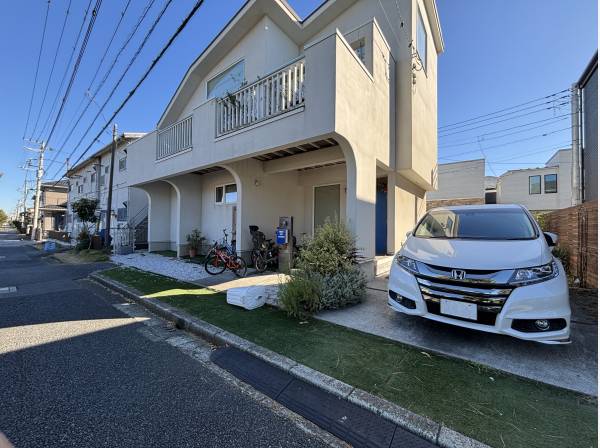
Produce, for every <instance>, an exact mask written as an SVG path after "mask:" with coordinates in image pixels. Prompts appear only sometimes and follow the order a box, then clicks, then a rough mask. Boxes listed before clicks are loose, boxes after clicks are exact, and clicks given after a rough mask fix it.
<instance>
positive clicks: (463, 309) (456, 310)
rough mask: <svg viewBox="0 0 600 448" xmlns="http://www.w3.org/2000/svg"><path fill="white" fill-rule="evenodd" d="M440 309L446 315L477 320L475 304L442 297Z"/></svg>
mask: <svg viewBox="0 0 600 448" xmlns="http://www.w3.org/2000/svg"><path fill="white" fill-rule="evenodd" d="M440 311H441V313H442V314H446V315H448V316H456V317H462V318H463V319H471V320H477V304H475V303H464V302H457V301H455V300H446V299H442V302H441V307H440Z"/></svg>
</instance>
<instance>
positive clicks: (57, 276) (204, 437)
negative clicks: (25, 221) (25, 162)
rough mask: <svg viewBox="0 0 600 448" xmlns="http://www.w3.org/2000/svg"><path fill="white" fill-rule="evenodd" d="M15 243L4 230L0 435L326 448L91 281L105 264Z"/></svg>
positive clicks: (58, 440) (29, 442)
mask: <svg viewBox="0 0 600 448" xmlns="http://www.w3.org/2000/svg"><path fill="white" fill-rule="evenodd" d="M14 239H15V235H12V234H0V431H2V432H4V433H5V434H6V436H7V437H8V438H9V439H10V440H11V441H12V443H13V444H14V445H15V446H16V447H17V448H19V447H58V446H60V447H81V446H94V447H134V446H136V447H137V446H140V447H196V446H197V447H320V446H327V445H326V443H325V441H324V439H323V438H322V437H320V436H319V435H318V432H317V433H313V432H309V431H306V430H304V429H303V423H302V422H299V421H298V420H297V419H296V418H294V416H293V415H290V414H291V413H289V411H284V410H281V409H274V408H273V407H272V406H271V405H270V404H268V403H267V402H266V401H261V400H260V398H257V397H256V396H255V395H253V394H252V393H249V392H245V391H244V389H243V388H241V387H240V386H239V385H238V384H236V383H235V382H233V381H231V379H227V378H226V377H224V376H223V375H222V374H220V373H219V372H218V369H216V368H211V367H210V366H209V365H208V363H204V362H201V361H200V360H199V358H197V357H194V356H191V355H190V353H186V352H185V351H184V350H182V349H180V348H178V347H176V346H174V345H177V344H176V343H175V342H174V341H177V340H179V339H181V340H183V341H185V338H186V337H187V336H185V334H183V333H182V332H180V331H178V330H175V329H172V328H168V326H166V325H165V324H164V323H163V322H162V321H160V320H158V319H156V318H152V319H149V318H148V317H144V314H143V313H141V314H139V315H138V316H137V317H136V315H135V313H134V315H132V314H131V313H129V314H125V313H124V312H122V311H121V310H124V309H126V308H125V307H126V306H127V305H123V304H122V302H123V300H122V299H120V298H119V297H118V296H116V295H114V294H111V293H109V292H107V291H106V290H104V289H103V288H101V287H99V286H97V285H94V284H93V283H90V282H88V281H86V280H82V279H83V278H85V277H86V276H87V275H88V274H89V273H90V272H91V271H93V270H96V269H98V268H99V267H100V266H99V265H93V264H86V265H77V266H74V265H64V264H60V263H58V262H55V261H52V260H50V259H47V258H45V257H42V254H41V253H40V252H39V251H37V250H36V249H34V248H32V247H31V246H22V245H19V243H17V242H13V241H10V240H14ZM4 287H16V292H3V291H4V290H2V288H4ZM132 316H133V317H132ZM155 321H156V322H155ZM150 322H152V325H150ZM178 334H179V336H177V335H178ZM192 345H193V344H192ZM195 350H196V351H197V350H199V349H195ZM206 350H208V347H206ZM200 351H201V350H200Z"/></svg>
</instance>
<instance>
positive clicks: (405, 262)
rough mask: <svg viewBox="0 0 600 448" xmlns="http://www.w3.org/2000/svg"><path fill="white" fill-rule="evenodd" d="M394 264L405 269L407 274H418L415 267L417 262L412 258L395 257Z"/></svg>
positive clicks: (417, 269)
mask: <svg viewBox="0 0 600 448" xmlns="http://www.w3.org/2000/svg"><path fill="white" fill-rule="evenodd" d="M396 263H397V264H398V266H400V267H402V268H404V269H406V270H407V271H408V272H412V273H413V274H416V273H418V272H419V267H418V266H417V262H416V261H415V260H413V259H412V258H408V257H405V256H404V255H397V256H396Z"/></svg>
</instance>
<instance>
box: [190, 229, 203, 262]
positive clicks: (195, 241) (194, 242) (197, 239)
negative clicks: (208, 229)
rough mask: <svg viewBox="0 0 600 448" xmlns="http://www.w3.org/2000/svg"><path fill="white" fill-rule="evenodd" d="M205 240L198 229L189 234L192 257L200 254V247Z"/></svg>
mask: <svg viewBox="0 0 600 448" xmlns="http://www.w3.org/2000/svg"><path fill="white" fill-rule="evenodd" d="M203 240H204V237H203V236H202V234H201V233H200V231H199V230H198V229H194V230H192V233H190V234H188V236H187V242H188V251H189V256H190V258H194V257H195V256H196V255H198V248H199V247H200V244H202V241H203Z"/></svg>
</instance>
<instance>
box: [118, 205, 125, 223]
mask: <svg viewBox="0 0 600 448" xmlns="http://www.w3.org/2000/svg"><path fill="white" fill-rule="evenodd" d="M117 221H127V207H121V208H118V209H117Z"/></svg>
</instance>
